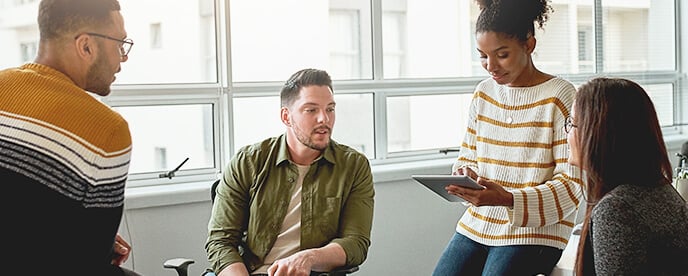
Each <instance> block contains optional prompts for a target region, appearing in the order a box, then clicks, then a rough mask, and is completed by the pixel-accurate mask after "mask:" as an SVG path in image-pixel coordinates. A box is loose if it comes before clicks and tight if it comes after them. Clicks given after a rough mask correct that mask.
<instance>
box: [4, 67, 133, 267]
mask: <svg viewBox="0 0 688 276" xmlns="http://www.w3.org/2000/svg"><path fill="white" fill-rule="evenodd" d="M130 153H131V135H130V132H129V127H128V124H127V122H126V121H125V120H124V119H123V118H122V117H121V116H120V115H119V114H118V113H116V112H115V111H113V110H112V109H110V108H109V107H108V106H106V105H105V104H103V103H101V102H100V101H98V100H97V99H96V98H94V97H93V96H91V95H89V94H88V93H87V92H85V91H84V90H83V89H81V88H79V87H78V86H76V85H75V84H74V82H72V80H71V79H70V78H69V77H67V76H66V75H64V74H62V73H60V72H58V71H56V70H54V69H52V68H50V67H47V66H44V65H39V64H26V65H24V66H21V67H19V68H11V69H6V70H3V71H0V183H1V185H2V189H3V190H2V200H1V201H2V202H3V205H5V204H7V206H5V207H10V208H8V209H6V208H3V213H5V214H4V215H5V216H3V218H4V221H3V224H4V225H12V226H14V227H6V228H5V229H3V232H4V235H3V237H6V238H9V239H11V241H10V242H9V244H8V246H9V248H7V247H5V249H6V250H7V252H10V254H11V255H12V256H14V257H17V259H12V260H11V261H10V263H12V264H13V266H15V267H22V266H21V265H22V264H23V265H25V266H27V269H34V272H36V273H38V272H43V271H39V270H37V269H46V270H48V269H50V270H49V271H50V274H51V275H78V274H79V273H76V272H78V270H75V269H79V268H86V267H88V269H89V272H90V273H93V274H92V275H109V271H111V270H116V269H117V268H113V267H111V265H110V260H111V257H112V255H111V254H112V245H113V243H114V238H115V235H116V233H117V230H118V228H119V223H120V221H121V218H122V210H123V204H124V186H125V181H126V179H127V173H128V169H129V160H130ZM9 202H12V204H9ZM7 232H9V233H7ZM36 253H39V254H38V255H37V257H36V258H35V259H34V258H31V257H29V256H32V255H34V254H36ZM11 258H12V257H11ZM35 263H41V265H40V266H36V265H35ZM32 264H34V265H32ZM51 265H56V266H58V267H51ZM62 266H64V268H65V269H69V270H67V271H64V273H61V271H60V270H59V267H62ZM55 269H57V270H55ZM94 272H97V273H94ZM99 273H100V274H99Z"/></svg>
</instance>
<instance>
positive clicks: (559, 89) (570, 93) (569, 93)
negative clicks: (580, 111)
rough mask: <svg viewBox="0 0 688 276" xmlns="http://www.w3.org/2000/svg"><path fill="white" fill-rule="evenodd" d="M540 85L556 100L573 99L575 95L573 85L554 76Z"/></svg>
mask: <svg viewBox="0 0 688 276" xmlns="http://www.w3.org/2000/svg"><path fill="white" fill-rule="evenodd" d="M542 85H543V86H545V87H546V88H547V90H548V91H551V92H552V93H553V94H554V96H555V97H557V98H565V99H573V97H574V96H575V94H576V87H575V86H574V85H573V83H571V82H570V81H568V80H566V79H563V78H561V77H556V76H555V77H553V78H552V79H550V80H548V81H546V82H544V83H543V84H542Z"/></svg>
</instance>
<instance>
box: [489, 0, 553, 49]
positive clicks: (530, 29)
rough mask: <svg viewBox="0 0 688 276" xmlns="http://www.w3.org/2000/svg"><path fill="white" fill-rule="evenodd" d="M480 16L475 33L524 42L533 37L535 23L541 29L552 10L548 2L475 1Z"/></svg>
mask: <svg viewBox="0 0 688 276" xmlns="http://www.w3.org/2000/svg"><path fill="white" fill-rule="evenodd" d="M475 2H476V3H477V4H478V6H479V7H480V15H479V16H478V20H477V21H476V23H475V32H476V33H483V32H496V33H502V34H506V35H507V36H508V37H512V38H516V39H518V40H520V41H526V40H527V39H528V37H529V36H531V35H535V23H537V24H538V27H539V28H540V29H543V27H544V25H545V22H546V21H547V19H549V13H551V12H553V11H554V9H552V7H551V6H550V5H549V2H550V0H476V1H475Z"/></svg>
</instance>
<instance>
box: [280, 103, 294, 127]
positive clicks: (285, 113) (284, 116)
mask: <svg viewBox="0 0 688 276" xmlns="http://www.w3.org/2000/svg"><path fill="white" fill-rule="evenodd" d="M280 119H281V120H282V123H283V124H284V125H285V126H287V127H291V121H290V117H289V109H288V108H286V107H282V110H280Z"/></svg>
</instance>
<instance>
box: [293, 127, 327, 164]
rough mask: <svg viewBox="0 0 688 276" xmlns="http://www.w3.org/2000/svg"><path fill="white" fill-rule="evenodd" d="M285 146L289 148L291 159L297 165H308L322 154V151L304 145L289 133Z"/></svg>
mask: <svg viewBox="0 0 688 276" xmlns="http://www.w3.org/2000/svg"><path fill="white" fill-rule="evenodd" d="M287 148H288V149H289V157H290V159H291V161H292V162H294V163H296V164H298V165H305V166H308V165H310V164H311V163H313V161H315V159H317V158H318V157H320V155H321V154H322V151H319V150H315V149H312V148H310V147H308V146H306V145H304V144H303V143H301V142H299V140H298V139H296V137H292V136H291V135H289V133H288V134H287Z"/></svg>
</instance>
